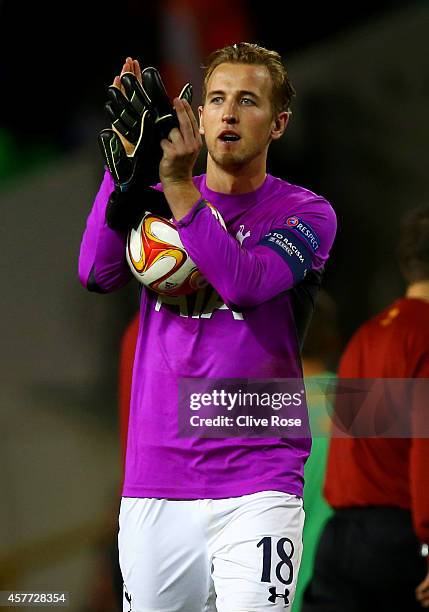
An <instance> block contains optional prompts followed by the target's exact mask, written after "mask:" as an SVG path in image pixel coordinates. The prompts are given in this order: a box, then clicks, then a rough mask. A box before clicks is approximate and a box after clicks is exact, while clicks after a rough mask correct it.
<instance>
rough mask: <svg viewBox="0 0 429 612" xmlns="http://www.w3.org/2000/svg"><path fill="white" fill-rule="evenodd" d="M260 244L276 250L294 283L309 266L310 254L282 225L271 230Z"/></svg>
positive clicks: (293, 234) (310, 262)
mask: <svg viewBox="0 0 429 612" xmlns="http://www.w3.org/2000/svg"><path fill="white" fill-rule="evenodd" d="M259 244H261V245H263V246H267V247H269V248H270V249H272V250H273V251H276V253H278V254H279V255H280V256H281V257H282V258H283V259H284V261H285V262H286V264H287V265H288V267H289V268H290V270H291V272H292V274H293V278H294V280H295V282H296V283H298V282H299V281H301V280H302V279H303V278H304V276H305V274H306V272H307V270H309V269H310V268H311V264H312V255H311V252H310V251H309V250H308V249H307V247H306V246H305V244H304V243H303V242H302V240H300V239H299V238H297V236H296V234H295V233H294V232H292V231H291V230H289V229H286V228H284V227H281V228H276V229H273V230H271V232H269V233H268V234H267V235H266V236H264V237H263V238H262V240H261V241H260V243H259Z"/></svg>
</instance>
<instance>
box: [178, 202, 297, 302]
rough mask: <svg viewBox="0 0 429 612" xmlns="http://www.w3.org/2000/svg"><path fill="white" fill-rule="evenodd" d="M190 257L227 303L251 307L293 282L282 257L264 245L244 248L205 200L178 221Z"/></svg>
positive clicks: (287, 287) (283, 289)
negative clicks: (223, 225)
mask: <svg viewBox="0 0 429 612" xmlns="http://www.w3.org/2000/svg"><path fill="white" fill-rule="evenodd" d="M177 227H178V230H179V234H180V238H181V240H182V242H183V244H184V246H185V248H186V250H187V252H188V254H189V256H190V257H191V259H192V260H193V261H194V262H195V264H196V265H197V266H198V268H199V270H200V271H201V273H202V274H203V275H204V277H205V278H206V279H207V281H208V282H209V283H210V284H211V285H212V286H213V287H214V288H215V289H216V291H217V292H218V293H219V295H220V296H221V297H222V299H223V300H224V301H225V303H226V304H228V305H231V306H235V307H238V308H250V307H253V306H257V305H258V304H261V303H263V302H265V301H267V300H270V299H272V298H273V297H275V296H276V295H278V294H279V293H281V292H283V291H286V290H287V289H289V288H290V287H292V286H293V284H294V279H293V275H292V272H291V270H290V269H289V268H288V266H287V265H285V263H284V261H283V260H282V258H281V257H280V256H279V255H277V254H276V253H274V252H272V251H270V250H269V249H267V248H265V247H260V246H257V247H255V248H254V249H252V250H247V249H245V248H243V247H242V246H241V245H240V243H239V242H238V241H237V240H236V239H235V238H234V237H233V236H231V235H230V234H228V232H226V231H225V230H224V229H223V227H222V226H221V225H220V223H219V221H218V220H217V219H216V217H215V216H214V214H212V212H211V210H210V208H209V207H208V206H207V205H206V204H205V203H204V202H202V203H201V204H197V205H196V206H194V207H193V208H192V210H191V212H190V213H188V214H187V215H185V216H183V217H182V218H181V219H180V220H179V221H177Z"/></svg>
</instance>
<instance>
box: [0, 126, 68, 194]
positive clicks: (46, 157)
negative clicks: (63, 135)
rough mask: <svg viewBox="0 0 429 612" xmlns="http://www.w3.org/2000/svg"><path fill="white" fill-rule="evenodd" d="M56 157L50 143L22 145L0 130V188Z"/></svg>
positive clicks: (54, 148) (6, 132)
mask: <svg viewBox="0 0 429 612" xmlns="http://www.w3.org/2000/svg"><path fill="white" fill-rule="evenodd" d="M57 155H58V148H57V147H56V146H55V145H54V144H52V143H50V142H33V143H26V144H25V145H22V144H20V143H18V142H17V141H16V140H15V138H14V137H13V136H12V134H10V133H9V132H8V131H6V130H4V129H0V187H3V186H5V185H8V184H10V183H11V182H13V181H14V180H15V179H17V178H18V176H19V177H20V178H21V177H22V176H23V174H28V173H30V172H33V171H34V170H37V169H38V168H39V167H40V166H43V165H44V164H46V163H47V162H49V161H51V160H52V159H54V158H55V157H56V156H57Z"/></svg>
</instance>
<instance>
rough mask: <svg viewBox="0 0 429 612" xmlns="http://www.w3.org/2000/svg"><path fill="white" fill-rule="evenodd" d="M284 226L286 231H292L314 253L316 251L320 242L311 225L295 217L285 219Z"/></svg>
mask: <svg viewBox="0 0 429 612" xmlns="http://www.w3.org/2000/svg"><path fill="white" fill-rule="evenodd" d="M285 225H286V227H287V228H288V229H290V230H293V231H294V232H295V233H296V234H298V235H299V236H300V237H301V238H303V239H304V240H305V241H306V242H307V243H308V244H309V245H310V246H311V248H312V250H313V251H314V252H316V251H317V249H318V248H319V244H320V240H319V238H318V236H317V234H316V232H315V231H314V229H313V228H312V227H311V225H309V224H308V223H306V222H305V221H303V220H302V219H300V218H299V217H295V216H292V217H287V219H286V221H285Z"/></svg>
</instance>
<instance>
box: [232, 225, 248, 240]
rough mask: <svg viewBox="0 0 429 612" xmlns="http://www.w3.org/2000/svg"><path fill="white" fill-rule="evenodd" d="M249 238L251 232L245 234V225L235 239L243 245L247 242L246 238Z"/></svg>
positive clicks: (241, 226)
mask: <svg viewBox="0 0 429 612" xmlns="http://www.w3.org/2000/svg"><path fill="white" fill-rule="evenodd" d="M249 236H250V230H247V232H246V233H244V225H240V229H239V230H238V232H237V233H236V235H235V237H236V238H237V240H238V242H239V243H240V244H243V240H246V238H248V237H249Z"/></svg>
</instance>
